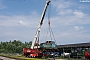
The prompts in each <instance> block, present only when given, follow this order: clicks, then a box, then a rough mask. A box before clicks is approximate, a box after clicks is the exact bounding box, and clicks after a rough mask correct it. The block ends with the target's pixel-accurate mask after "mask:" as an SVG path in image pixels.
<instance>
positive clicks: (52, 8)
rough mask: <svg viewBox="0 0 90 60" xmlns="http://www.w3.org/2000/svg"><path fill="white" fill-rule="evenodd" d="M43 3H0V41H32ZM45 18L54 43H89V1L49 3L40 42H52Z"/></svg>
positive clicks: (21, 0)
mask: <svg viewBox="0 0 90 60" xmlns="http://www.w3.org/2000/svg"><path fill="white" fill-rule="evenodd" d="M45 4H46V0H0V41H3V42H5V41H10V40H12V41H13V40H20V41H22V42H25V41H26V42H29V41H33V39H34V36H35V32H36V29H37V27H38V24H39V21H40V18H41V15H42V12H43V9H44V6H45ZM48 16H49V17H48ZM48 19H49V20H50V22H51V28H52V31H53V34H51V36H52V35H54V38H55V40H54V38H53V36H52V40H53V41H56V44H58V45H63V44H75V43H87V42H90V0H51V3H50V5H49V7H48V9H47V12H46V16H45V18H44V21H43V25H42V27H41V31H40V43H42V42H45V41H47V40H50V39H51V37H50V36H49V34H50V32H49V30H48ZM47 32H48V33H47Z"/></svg>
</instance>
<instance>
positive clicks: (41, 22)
mask: <svg viewBox="0 0 90 60" xmlns="http://www.w3.org/2000/svg"><path fill="white" fill-rule="evenodd" d="M49 3H50V1H49V2H47V6H46V8H45V11H44V13H43V16H42V19H41V21H40V25H42V24H43V20H44V16H45V13H46V10H47V7H48V5H49Z"/></svg>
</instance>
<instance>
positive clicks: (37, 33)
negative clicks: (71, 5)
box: [31, 0, 50, 49]
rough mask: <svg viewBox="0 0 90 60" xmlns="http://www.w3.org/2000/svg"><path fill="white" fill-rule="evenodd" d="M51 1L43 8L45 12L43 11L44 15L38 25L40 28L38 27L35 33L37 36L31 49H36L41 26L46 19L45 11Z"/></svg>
mask: <svg viewBox="0 0 90 60" xmlns="http://www.w3.org/2000/svg"><path fill="white" fill-rule="evenodd" d="M49 3H50V0H47V1H46V5H45V7H44V10H43V13H42V16H41V19H40V22H39V25H38V28H37V31H36V34H35V37H34V40H33V41H32V45H31V49H34V46H35V42H36V41H37V39H38V37H39V33H40V30H41V26H42V24H43V20H44V17H45V13H46V10H47V7H48V5H49Z"/></svg>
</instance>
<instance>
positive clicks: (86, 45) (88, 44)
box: [57, 42, 90, 48]
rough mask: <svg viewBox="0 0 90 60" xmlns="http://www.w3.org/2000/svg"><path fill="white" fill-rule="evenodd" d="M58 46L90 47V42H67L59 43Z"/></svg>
mask: <svg viewBox="0 0 90 60" xmlns="http://www.w3.org/2000/svg"><path fill="white" fill-rule="evenodd" d="M57 47H58V48H67V47H90V42H88V43H78V44H66V45H57Z"/></svg>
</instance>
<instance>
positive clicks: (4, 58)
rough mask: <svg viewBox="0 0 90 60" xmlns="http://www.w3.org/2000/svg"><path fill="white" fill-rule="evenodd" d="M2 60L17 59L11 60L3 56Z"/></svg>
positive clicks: (0, 57)
mask: <svg viewBox="0 0 90 60" xmlns="http://www.w3.org/2000/svg"><path fill="white" fill-rule="evenodd" d="M0 60H16V59H11V58H7V57H2V56H0Z"/></svg>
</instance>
